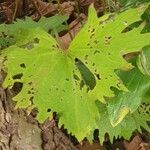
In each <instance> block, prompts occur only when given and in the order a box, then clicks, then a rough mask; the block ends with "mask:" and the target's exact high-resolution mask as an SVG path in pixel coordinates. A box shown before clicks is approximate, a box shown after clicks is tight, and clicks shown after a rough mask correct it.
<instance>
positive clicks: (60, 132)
mask: <svg viewBox="0 0 150 150" xmlns="http://www.w3.org/2000/svg"><path fill="white" fill-rule="evenodd" d="M59 2H60V3H58V1H57V2H56V1H52V0H51V2H48V1H46V0H45V1H44V0H16V1H15V0H1V1H0V23H12V22H13V21H14V20H15V19H16V18H21V19H23V18H24V17H25V16H29V17H31V18H32V19H33V20H38V19H39V18H41V17H42V16H46V17H50V16H54V15H56V14H65V15H69V19H68V25H69V30H70V33H68V32H64V33H61V34H60V40H61V42H62V43H63V45H64V47H65V48H67V47H68V45H69V43H70V42H71V40H72V38H73V37H74V36H75V35H76V33H77V32H78V31H79V30H80V28H81V26H82V24H83V23H84V22H85V20H86V18H87V11H88V6H89V5H90V4H91V3H94V6H95V8H96V10H97V13H98V15H99V16H101V15H103V14H104V12H105V11H107V10H108V9H109V11H113V9H111V8H110V7H108V6H107V5H106V4H105V1H104V0H60V1H59ZM114 2H115V1H114ZM119 7H120V6H119V5H118V4H117V3H116V8H119ZM70 34H71V36H70ZM3 79H4V74H3V73H2V72H0V150H116V149H117V148H118V149H120V150H150V144H149V143H150V135H149V133H147V132H144V133H143V134H142V135H141V134H139V133H137V132H136V133H135V134H133V136H132V137H131V139H130V140H129V141H128V140H126V139H123V137H122V138H120V139H119V138H118V139H114V142H113V143H110V141H109V136H108V135H106V137H105V142H104V143H103V144H102V145H101V144H100V142H99V140H98V138H97V131H96V132H95V140H94V141H93V144H92V145H91V144H90V143H89V142H88V141H87V140H86V139H85V140H84V141H82V142H81V143H79V142H78V141H77V140H76V139H75V137H72V136H71V135H68V134H67V131H66V130H64V129H63V128H62V129H59V128H58V126H57V118H55V119H53V120H47V121H45V122H44V123H43V124H39V123H38V122H37V121H36V119H35V115H36V111H33V112H32V113H31V114H30V115H29V114H28V112H27V111H26V110H15V108H14V107H15V104H14V102H13V101H12V100H11V98H12V96H13V95H14V94H15V92H16V91H15V90H16V89H15V90H9V89H6V90H4V89H3V88H2V87H1V85H2V82H3ZM81 119H82V118H81Z"/></svg>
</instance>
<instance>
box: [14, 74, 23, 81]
mask: <svg viewBox="0 0 150 150" xmlns="http://www.w3.org/2000/svg"><path fill="white" fill-rule="evenodd" d="M22 76H23V73H20V74H16V75H14V76H13V77H12V78H13V79H14V80H15V79H21V78H22Z"/></svg>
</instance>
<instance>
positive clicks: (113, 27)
mask: <svg viewBox="0 0 150 150" xmlns="http://www.w3.org/2000/svg"><path fill="white" fill-rule="evenodd" d="M144 10H145V7H140V8H137V9H129V10H127V11H125V12H123V13H121V14H118V15H115V16H114V15H110V16H109V18H110V19H109V18H107V19H106V17H108V16H104V17H102V18H100V19H99V18H97V15H96V12H95V10H94V9H93V6H91V7H90V9H89V18H88V21H87V23H86V24H85V26H84V27H83V29H81V31H80V32H79V34H78V35H77V36H76V37H75V39H74V40H73V41H72V43H71V45H70V47H69V51H70V54H71V56H72V57H74V59H75V58H78V59H80V60H81V61H82V62H83V63H84V64H85V65H86V66H87V67H88V68H89V70H90V71H91V72H92V73H93V74H94V75H95V78H96V86H95V88H94V89H93V90H92V91H91V92H90V93H91V95H92V96H94V97H95V99H99V100H101V101H103V102H104V97H112V96H114V93H113V91H112V90H111V89H110V87H112V86H113V87H116V88H118V89H119V90H124V91H127V89H126V87H125V86H124V85H123V84H122V81H121V80H120V79H119V77H118V76H117V75H116V73H115V72H114V70H116V69H129V68H131V64H129V63H127V62H126V61H125V60H124V59H123V54H126V53H129V52H133V51H138V50H141V48H142V47H143V46H145V45H148V44H149V41H150V34H149V33H146V34H141V33H140V32H141V30H142V29H141V28H140V27H139V28H135V29H133V30H131V31H129V32H126V33H122V31H123V30H124V29H125V28H126V27H127V26H128V25H130V24H132V23H133V22H136V21H139V20H140V16H141V14H142V13H143V12H144Z"/></svg>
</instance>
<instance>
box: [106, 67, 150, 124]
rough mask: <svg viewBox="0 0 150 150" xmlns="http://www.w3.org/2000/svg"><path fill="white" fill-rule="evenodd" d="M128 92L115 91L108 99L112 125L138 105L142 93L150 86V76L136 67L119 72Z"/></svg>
mask: <svg viewBox="0 0 150 150" xmlns="http://www.w3.org/2000/svg"><path fill="white" fill-rule="evenodd" d="M118 75H119V76H120V78H121V79H122V80H123V82H124V84H125V85H126V87H127V88H128V90H129V92H123V91H122V92H121V91H117V92H116V94H117V96H115V97H114V98H112V99H111V100H109V101H108V106H107V109H108V114H109V118H110V122H111V124H112V125H113V126H116V125H117V124H119V123H120V122H121V121H122V120H123V119H124V117H125V116H126V115H127V114H128V113H133V112H135V111H136V110H137V108H138V107H139V106H140V104H141V101H142V98H143V95H144V94H145V93H146V91H147V90H148V89H149V88H150V78H149V77H147V76H145V75H143V74H142V73H141V72H140V71H139V70H138V68H134V69H132V70H131V71H129V72H124V71H122V72H119V73H118Z"/></svg>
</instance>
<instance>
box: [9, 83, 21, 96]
mask: <svg viewBox="0 0 150 150" xmlns="http://www.w3.org/2000/svg"><path fill="white" fill-rule="evenodd" d="M22 87H23V83H21V82H15V83H14V85H13V87H12V89H11V90H12V93H14V95H17V94H18V93H19V92H20V91H21V90H22Z"/></svg>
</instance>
